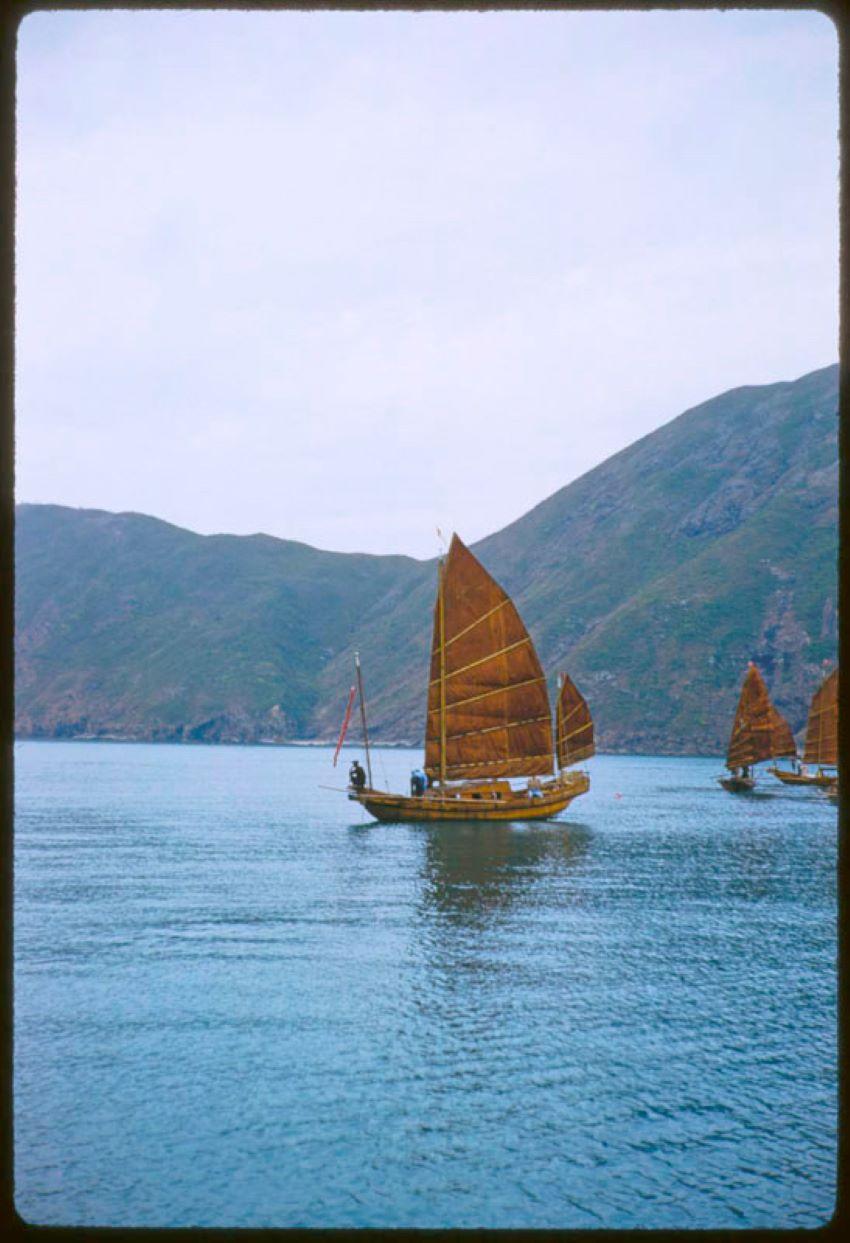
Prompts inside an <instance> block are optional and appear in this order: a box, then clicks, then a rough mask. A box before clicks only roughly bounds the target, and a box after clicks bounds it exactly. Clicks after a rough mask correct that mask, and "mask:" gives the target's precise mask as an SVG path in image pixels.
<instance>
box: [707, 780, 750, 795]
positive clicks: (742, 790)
mask: <svg viewBox="0 0 850 1243" xmlns="http://www.w3.org/2000/svg"><path fill="white" fill-rule="evenodd" d="M717 780H718V781H719V782H720V784H721V785H722V786H723V789H724V790H728V791H729V793H730V794H749V793H750V791H752V790H754V789H755V788H756V783H755V780H754V778H752V777H718V778H717Z"/></svg>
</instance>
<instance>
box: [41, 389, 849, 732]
mask: <svg viewBox="0 0 850 1243" xmlns="http://www.w3.org/2000/svg"><path fill="white" fill-rule="evenodd" d="M837 392H838V368H837V367H835V366H833V367H828V368H824V369H823V370H821V371H817V372H813V373H812V374H810V375H807V376H804V377H802V379H800V380H797V381H796V382H794V383H781V384H773V385H767V386H760V387H748V388H740V389H735V390H733V391H732V392H729V393H725V394H723V395H722V396H719V397H716V398H714V399H712V400H711V401H708V402H706V403H704V404H703V405H701V406H698V407H696V408H694V409H693V410H689V411H687V412H686V413H685V414H683V415H680V416H679V418H677V419H675V420H673V421H672V422H671V423H668V424H667V425H665V426H664V427H662V428H660V429H659V430H658V431H656V432H653V433H652V434H651V435H649V436H646V437H644V438H643V439H642V440H640V441H638V442H637V443H636V444H634V445H631V446H630V447H629V448H627V449H625V450H623V451H622V452H621V453H619V454H617V455H616V456H615V457H613V458H610V459H609V460H608V461H606V462H604V463H603V464H602V465H601V466H599V467H597V468H596V469H595V470H593V471H590V472H589V473H588V474H586V475H584V476H583V477H582V478H581V479H578V480H576V481H575V482H573V483H571V484H569V485H568V486H567V487H565V488H563V489H561V490H560V491H559V492H557V493H555V494H554V495H553V496H551V497H549V498H548V499H547V500H545V501H543V502H542V503H541V504H540V505H538V506H537V507H536V508H535V509H533V510H532V511H531V512H530V513H528V514H526V515H525V516H524V517H522V518H521V519H519V520H518V521H517V522H514V523H512V524H511V525H510V526H508V527H506V528H504V530H502V531H500V532H498V533H496V534H494V535H492V536H489V537H488V538H487V539H485V540H482V541H481V542H480V543H479V544H477V545H474V550H475V552H476V554H477V555H478V556H479V557H480V559H481V560H482V562H483V563H484V564H485V565H486V566H487V568H488V569H489V570H490V571H491V572H492V573H493V574H494V575H495V577H496V578H497V579H498V580H499V581H500V582H501V583H502V584H503V585H504V586H505V587H506V588H507V590H508V591H509V592H510V593H511V594H512V595H513V596H514V598H515V600H516V602H517V604H518V607H519V609H520V611H521V613H522V615H523V617H524V618H525V620H526V622H527V623H528V626H529V629H530V630H531V633H532V636H533V637H534V640H535V642H536V644H537V646H538V650H539V652H540V656H541V659H542V661H543V664H544V668H546V670H547V672H549V673H550V674H551V677H552V681H553V684H554V679H555V675H556V672H557V670H558V669H560V668H565V669H568V670H569V671H570V673H571V674H572V675H573V677H574V679H575V680H576V681H577V683H578V684H579V686H581V687H582V689H583V690H584V692H585V694H586V696H587V698H588V701H589V702H590V705H591V708H592V711H593V714H594V717H595V719H596V722H597V730H598V737H599V742H600V745H601V746H602V747H603V748H607V749H609V750H636V751H652V752H661V753H670V752H707V753H716V752H719V751H721V750H722V748H723V747H724V745H725V742H726V738H727V736H728V730H729V724H730V721H731V715H732V712H733V710H734V703H735V699H736V696H737V690H738V686H739V683H740V679H741V676H742V672H743V669H744V666H745V664H746V662H747V660H748V659H754V660H756V662H757V663H758V664H759V666H760V667H761V669H762V671H763V672H764V674H765V677H766V680H767V683H768V686H769V687H770V688H771V690H772V692H773V694H774V696H775V699H776V702H777V704H778V706H779V707H780V709H781V710H782V711H784V712H785V713H786V714H787V715H788V717H789V719H790V720H791V723H792V726H793V727H794V728H795V729H799V728H800V727H801V726H802V725H803V724H804V721H805V713H806V706H807V703H808V699H809V697H810V695H811V693H812V691H813V689H814V687H815V686H816V685H817V683H818V681H819V680H820V676H821V670H822V667H823V661H824V660H825V659H834V658H835V654H836V642H837V640H836V604H837V575H836V558H837V477H838V460H837V417H836V412H837ZM570 434H572V435H575V434H578V433H577V432H576V431H575V430H573V431H572V432H570V430H569V426H568V424H565V435H570ZM459 534H460V535H461V536H463V532H462V531H461V532H459ZM435 576H436V568H435V563H434V562H431V563H422V562H417V561H414V560H412V559H410V558H405V557H373V556H359V555H351V554H341V553H329V552H322V551H319V550H317V549H313V548H309V547H307V546H305V545H302V544H295V543H292V542H289V541H285V540H277V539H272V538H271V537H268V536H262V535H256V536H242V537H236V536H199V535H195V534H192V533H190V532H188V531H183V530H180V529H179V528H176V527H173V526H170V525H168V524H167V523H163V522H159V521H158V520H156V519H153V518H147V517H143V516H141V515H136V514H106V513H102V512H99V511H87V510H70V509H65V508H62V507H59V506H32V505H25V506H20V507H19V508H18V511H17V592H18V598H17V617H18V640H17V644H18V674H17V728H18V731H19V733H20V734H22V735H29V736H56V735H60V736H68V735H80V734H86V735H94V736H98V735H103V734H111V735H115V736H122V737H135V738H175V739H188V740H223V741H231V740H232V741H257V740H261V739H267V740H285V739H290V738H330V737H332V736H333V735H334V734H335V732H336V730H337V728H338V724H339V718H340V715H341V711H342V706H343V704H344V701H345V696H346V693H347V689H348V686H349V685H350V682H351V677H352V656H353V650H354V648H355V647H357V648H359V650H360V652H361V654H362V659H363V668H364V674H365V678H366V693H367V703H368V708H369V717H370V730H371V732H372V733H373V734H374V736H375V738H376V740H380V739H384V740H400V739H407V740H410V741H419V740H420V739H421V735H422V726H423V719H424V698H425V679H426V676H427V665H428V651H429V645H430V625H431V611H432V605H433V593H434V584H435Z"/></svg>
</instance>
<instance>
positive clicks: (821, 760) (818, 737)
mask: <svg viewBox="0 0 850 1243" xmlns="http://www.w3.org/2000/svg"><path fill="white" fill-rule="evenodd" d="M803 763H804V764H820V765H823V764H828V765H830V766H833V765H836V764H837V763H838V670H837V669H833V671H832V673H831V674H830V675H829V676H828V677H827V678H825V679H824V681H823V682H822V683H821V685H820V687H819V689H818V690H816V691H815V693H814V696H813V697H812V705H811V707H810V708H809V723H808V725H807V726H806V746H805V749H804V751H803Z"/></svg>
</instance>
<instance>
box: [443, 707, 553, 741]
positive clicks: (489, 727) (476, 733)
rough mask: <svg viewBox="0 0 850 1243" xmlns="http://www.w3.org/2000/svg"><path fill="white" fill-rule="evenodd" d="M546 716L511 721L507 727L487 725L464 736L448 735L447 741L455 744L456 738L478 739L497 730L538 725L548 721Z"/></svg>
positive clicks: (465, 731)
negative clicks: (540, 722)
mask: <svg viewBox="0 0 850 1243" xmlns="http://www.w3.org/2000/svg"><path fill="white" fill-rule="evenodd" d="M548 720H549V716H548V713H547V715H546V716H532V717H525V718H524V720H522V721H509V722H508V723H507V724H506V725H503V724H499V725H485V726H484V727H483V728H481V729H467V730H464V732H463V733H462V734H446V741H447V742H453V741H454V740H455V739H456V738H476V737H478V736H479V735H481V734H490V733H492V732H493V731H494V730H497V729H518V728H519V727H520V726H521V725H536V724H537V723H538V722H539V721H548Z"/></svg>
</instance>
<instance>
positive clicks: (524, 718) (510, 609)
mask: <svg viewBox="0 0 850 1243" xmlns="http://www.w3.org/2000/svg"><path fill="white" fill-rule="evenodd" d="M593 752H594V742H593V722H592V720H591V718H590V712H589V711H588V707H587V704H586V703H585V701H584V699H583V698H582V696H581V695H580V694H579V692H578V691H577V690H576V688H575V686H574V685H573V683H572V682H571V681H570V679H569V678H567V677H564V678H563V679H562V683H561V687H560V691H559V696H558V705H557V729H556V736H555V737H554V738H553V731H552V712H551V707H550V704H549V694H548V691H547V689H546V679H545V677H544V675H543V669H542V668H541V665H540V661H539V659H538V656H537V653H536V651H535V650H534V645H533V644H532V642H531V638H530V636H529V634H528V631H527V630H526V628H525V626H524V624H523V622H522V619H521V618H520V615H519V613H518V612H517V610H516V606H515V605H514V603H513V601H512V600H511V598H510V597H509V596H508V595H507V593H506V592H505V591H503V590H502V588H501V587H500V586H499V584H498V583H497V582H495V581H494V579H492V578H491V577H490V575H489V574H488V573H487V571H486V570H485V569H484V567H483V566H482V565H481V564H480V563H479V562H478V561H477V560H476V558H475V557H474V556H473V555H472V553H471V552H470V551H469V549H468V548H467V547H466V546H465V544H463V543H462V542H461V540H459V539H458V537H457V536H456V535H455V536H453V538H452V542H451V546H450V548H449V552H448V556H447V558H446V559H445V562H443V561H442V560H441V562H440V566H439V582H438V589H437V599H436V603H435V605H434V636H433V642H432V646H431V673H430V680H429V683H428V715H427V722H426V730H425V772H424V774H423V773H421V772H420V771H419V770H416V771H414V773H413V777H412V779H411V788H412V790H413V791H415V792H413V793H411V794H410V795H409V796H408V795H404V794H389V793H387V794H384V793H382V792H380V791H379V790H375V789H372V788H369V787H368V786H362V787H360V788H357V787H354V788H351V789H350V790H349V798H351V799H355V800H356V801H357V802H359V803H361V804H362V805H363V807H365V808H366V810H367V811H368V812H370V813H371V815H373V816H375V817H376V818H377V819H378V820H389V821H393V820H402V821H409V820H416V821H418V820H425V821H433V820H544V819H547V818H548V817H550V816H554V815H557V813H558V812H560V811H563V809H564V808H565V807H566V806H567V804H568V803H570V802H571V801H572V800H573V799H574V798H576V797H577V796H578V795H579V794H584V793H585V792H586V791H587V790H588V789H589V788H590V779H589V777H588V775H587V773H585V772H581V771H576V772H569V771H567V766H568V765H570V764H574V763H577V762H578V761H579V760H582V759H586V758H587V757H588V756H590V755H592V754H593ZM511 778H514V779H517V778H521V779H524V780H525V784H524V785H523V786H520V787H518V788H515V787H514V786H512V785H511Z"/></svg>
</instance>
